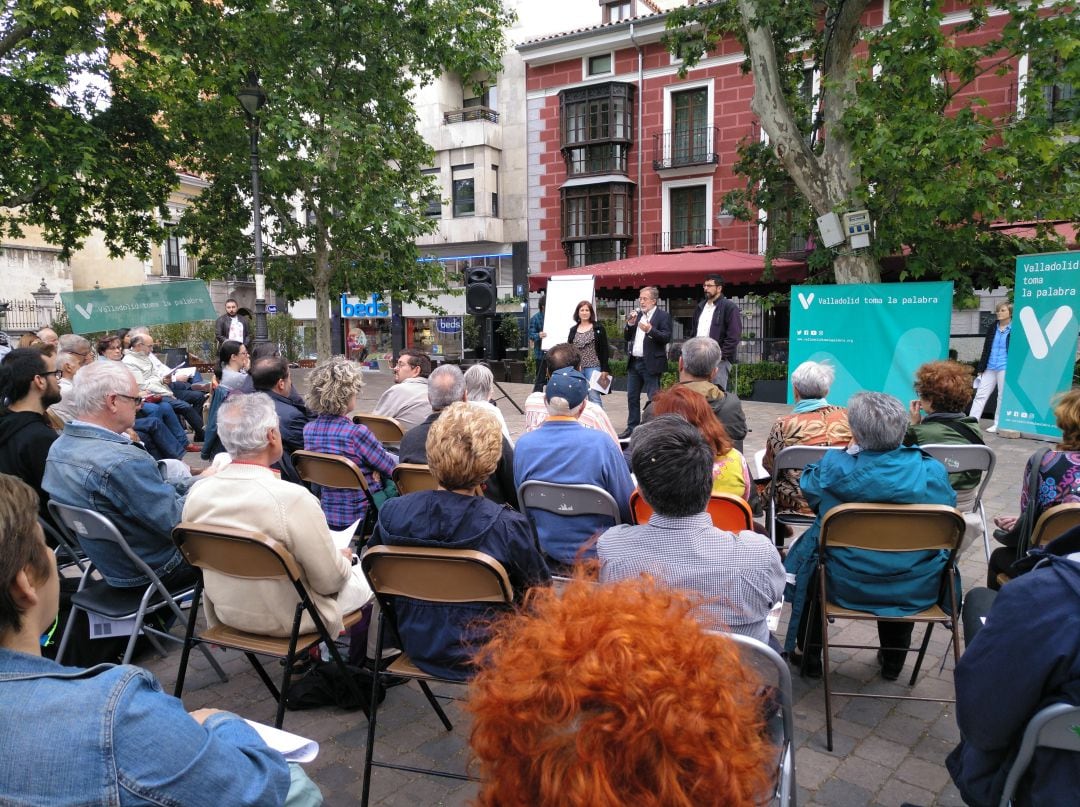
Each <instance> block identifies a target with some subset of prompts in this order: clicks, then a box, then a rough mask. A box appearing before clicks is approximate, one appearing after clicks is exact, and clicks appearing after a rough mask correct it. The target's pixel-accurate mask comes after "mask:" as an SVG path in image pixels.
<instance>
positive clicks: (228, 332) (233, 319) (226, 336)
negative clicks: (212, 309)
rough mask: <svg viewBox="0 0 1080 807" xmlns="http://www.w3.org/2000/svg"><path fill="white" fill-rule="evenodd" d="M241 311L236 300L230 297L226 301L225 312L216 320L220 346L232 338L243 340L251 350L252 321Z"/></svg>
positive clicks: (233, 339)
mask: <svg viewBox="0 0 1080 807" xmlns="http://www.w3.org/2000/svg"><path fill="white" fill-rule="evenodd" d="M239 311H240V306H239V304H238V303H237V302H236V300H234V299H232V298H231V297H230V298H229V299H228V300H226V301H225V313H224V314H222V315H221V316H220V317H218V318H217V321H216V322H214V336H215V337H216V338H217V346H218V347H221V343H222V342H225V341H227V340H230V339H231V340H232V341H234V342H242V343H243V344H244V346H245V347H247V349H248V350H251V321H250V320H249V319H248V318H247V317H245V316H244V315H242V314H240V313H239ZM237 337H240V338H239V339H238V338H237Z"/></svg>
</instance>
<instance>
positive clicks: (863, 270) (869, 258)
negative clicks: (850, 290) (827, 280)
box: [833, 251, 881, 284]
mask: <svg viewBox="0 0 1080 807" xmlns="http://www.w3.org/2000/svg"><path fill="white" fill-rule="evenodd" d="M833 273H834V274H835V275H836V282H837V283H841V284H843V283H880V282H881V268H880V267H879V266H878V263H877V261H876V260H874V256H873V255H871V254H870V253H869V252H866V251H864V252H859V253H857V254H855V255H837V256H836V257H835V258H834V259H833Z"/></svg>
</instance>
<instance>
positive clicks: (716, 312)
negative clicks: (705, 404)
mask: <svg viewBox="0 0 1080 807" xmlns="http://www.w3.org/2000/svg"><path fill="white" fill-rule="evenodd" d="M702 289H703V290H704V291H705V299H704V300H702V301H701V302H699V303H698V305H697V310H696V311H695V312H694V322H695V323H696V324H695V328H696V330H695V333H694V336H708V337H710V338H711V339H714V340H716V344H718V345H720V351H721V359H720V366H719V367H718V368H717V370H716V373H715V374H714V375H713V377H712V382H713V383H714V384H716V386H718V387H719V388H720V389H722V390H726V389H727V384H728V373H729V372H730V371H731V365H732V364H734V363H735V354H736V352H737V351H738V349H739V340H740V339H741V338H742V312H741V311H739V306H737V305H736V304H735V303H734V302H733V301H732V300H729V299H728V298H726V297H725V296H724V278H723V276H722V275H707V276H706V277H705V282H704V283H703V284H702Z"/></svg>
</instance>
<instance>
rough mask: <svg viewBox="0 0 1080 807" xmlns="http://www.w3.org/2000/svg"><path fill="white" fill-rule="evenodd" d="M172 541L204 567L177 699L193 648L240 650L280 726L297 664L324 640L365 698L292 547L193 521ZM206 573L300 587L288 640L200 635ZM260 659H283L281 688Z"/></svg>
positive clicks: (232, 632)
mask: <svg viewBox="0 0 1080 807" xmlns="http://www.w3.org/2000/svg"><path fill="white" fill-rule="evenodd" d="M173 541H174V542H175V543H176V545H177V547H178V548H179V549H180V551H181V552H182V553H183V554H184V557H185V558H186V559H187V561H188V563H190V564H191V565H192V566H194V567H196V568H197V569H199V579H198V582H197V583H196V585H195V599H194V600H193V604H192V606H191V613H190V614H189V615H188V621H187V631H186V633H185V635H184V652H183V655H181V657H180V669H179V670H178V671H177V675H176V686H175V688H174V690H173V694H174V695H175V696H176V697H178V698H179V697H180V696H181V695H182V694H183V691H184V680H185V678H186V675H187V666H188V658H189V657H190V653H191V648H192V647H193V646H194V645H198V646H199V647H200V648H205V645H206V644H207V643H209V644H217V645H221V646H222V647H228V648H232V649H234V650H239V651H241V652H242V653H243V654H244V655H245V656H246V657H247V660H248V661H249V662H250V663H251V666H252V667H253V668H254V669H255V673H256V674H257V675H258V676H259V679H260V680H261V681H262V682H263V684H264V685H265V686H266V688H267V690H268V691H269V692H270V694H271V695H273V696H274V700H276V701H277V715H276V717H275V719H274V726H275V727H276V728H281V724H282V723H283V722H284V720H285V696H286V694H287V693H288V691H289V681H290V679H291V678H292V673H293V662H294V661H295V660H296V659H297V658H298V657H300V656H302V655H303V654H304V653H305V652H307V651H308V650H310V649H311V648H312V647H314V646H315V645H317V644H318V643H319V642H323V643H325V645H326V647H327V649H328V650H329V652H330V656H331V658H332V659H333V662H334V663H335V664H337V665H339V666H340V667H341V670H342V672H343V673H344V679H345V681H346V682H347V685H348V686H349V687H350V688H352V690H353V695H354V696H355V697H356V699H357V701H358V702H359V701H360V700H361V692H360V688H359V684H357V683H356V681H355V680H354V679H353V677H352V675H350V674H349V672H348V669H347V668H346V666H345V661H344V659H342V657H341V654H340V652H339V651H338V648H337V644H336V643H335V642H334V637H332V636H331V635H330V632H329V631H328V630H327V628H326V624H325V623H324V622H323V621H322V618H321V617H320V616H319V611H318V609H317V608H316V607H315V604H314V603H313V602H312V600H311V596H310V595H309V594H308V591H307V589H306V588H305V586H304V584H303V582H302V581H301V579H300V567H299V565H298V564H297V562H296V559H295V558H294V557H293V556H292V553H291V552H289V550H288V549H286V548H285V547H284V546H282V545H281V544H280V543H278V542H277V541H275V540H274V539H272V538H269V537H267V536H266V535H264V534H262V533H260V532H249V531H246V530H237V529H231V528H228V527H213V526H209V525H205V524H195V523H192V522H181V523H180V524H177V525H176V527H175V528H174V529H173ZM206 569H209V570H211V571H215V572H218V573H220V574H226V575H228V576H230V577H234V578H237V579H247V580H267V579H273V578H284V579H287V580H288V581H289V582H290V583H291V584H292V586H293V588H294V589H295V591H296V598H297V602H296V607H295V609H294V612H293V623H292V630H291V631H290V633H289V636H288V638H281V637H277V636H266V635H263V634H258V633H249V632H247V631H242V630H238V629H236V628H230V627H229V626H227V625H217V626H215V627H208V628H207V629H206V630H204V631H203V632H202V633H201V634H200V635H198V636H196V635H195V623H196V622H197V620H198V617H199V613H198V605H197V603H198V602H199V598H200V595H201V594H202V592H203V586H204V578H203V571H204V570H206ZM305 612H306V613H307V614H308V615H310V616H311V619H312V622H314V624H315V632H314V633H305V634H302V633H300V624H301V620H302V619H303V616H304V613H305ZM361 618H362V612H361V610H360V609H357V610H356V611H353V612H352V613H350V614H346V615H345V617H344V619H343V620H342V621H343V622H344V624H345V627H346V628H348V627H350V626H351V625H354V624H356V623H357V622H359V621H360V619H361ZM260 655H261V656H270V657H272V658H277V659H281V660H282V661H283V663H284V667H285V670H284V672H283V673H282V677H281V687H280V689H279V688H278V687H277V686H276V685H275V684H274V682H273V681H272V680H271V678H270V675H269V674H268V673H267V672H266V669H265V668H264V667H263V665H262V663H261V662H260V661H259V659H258V658H257V656H260Z"/></svg>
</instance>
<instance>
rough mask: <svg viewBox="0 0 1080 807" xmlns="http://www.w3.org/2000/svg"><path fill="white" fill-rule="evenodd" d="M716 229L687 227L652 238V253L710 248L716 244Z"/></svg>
mask: <svg viewBox="0 0 1080 807" xmlns="http://www.w3.org/2000/svg"><path fill="white" fill-rule="evenodd" d="M717 235H718V232H717V229H716V228H715V227H714V228H711V229H710V228H708V227H687V228H686V229H681V230H672V231H671V232H667V233H656V234H655V235H654V236H653V252H670V251H671V250H673V249H684V248H686V247H711V246H712V245H713V244H715V243H717Z"/></svg>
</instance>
